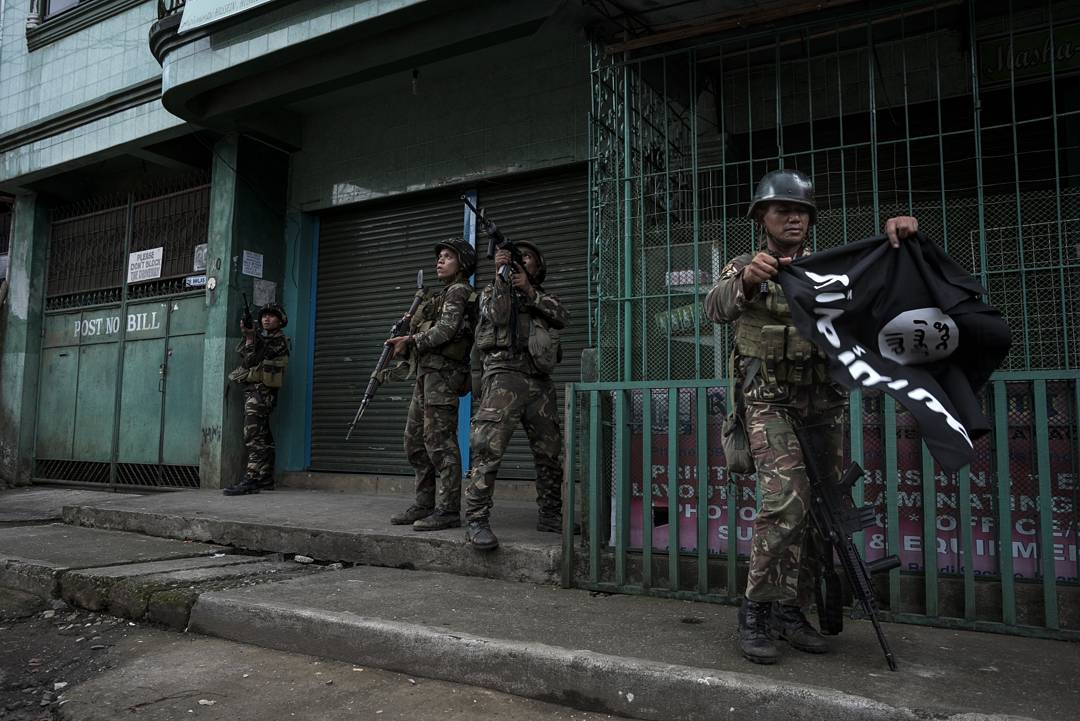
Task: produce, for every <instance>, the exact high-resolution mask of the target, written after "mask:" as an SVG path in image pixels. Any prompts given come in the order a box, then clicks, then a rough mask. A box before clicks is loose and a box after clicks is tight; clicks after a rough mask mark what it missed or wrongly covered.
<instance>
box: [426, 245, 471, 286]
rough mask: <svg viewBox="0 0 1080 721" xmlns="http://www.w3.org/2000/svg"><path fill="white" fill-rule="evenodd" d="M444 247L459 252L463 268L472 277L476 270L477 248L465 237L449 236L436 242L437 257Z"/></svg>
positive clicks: (467, 275) (466, 275)
mask: <svg viewBox="0 0 1080 721" xmlns="http://www.w3.org/2000/svg"><path fill="white" fill-rule="evenodd" d="M443 248H446V249H447V250H452V251H454V252H455V253H457V257H458V262H460V263H461V269H462V270H463V271H465V277H466V278H469V277H472V275H473V273H475V272H476V248H474V247H472V246H471V245H469V244H468V243H467V242H466V241H465V239H464V238H447V239H446V240H444V241H442V242H441V243H436V244H435V257H436V258H438V257H439V251H441V250H442V249H443Z"/></svg>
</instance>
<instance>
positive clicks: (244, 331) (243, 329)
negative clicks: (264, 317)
mask: <svg viewBox="0 0 1080 721" xmlns="http://www.w3.org/2000/svg"><path fill="white" fill-rule="evenodd" d="M240 334H241V335H243V336H244V341H245V342H247V343H248V344H249V345H250V344H251V343H254V342H255V327H254V326H252V327H251V328H248V327H247V326H245V325H244V321H240Z"/></svg>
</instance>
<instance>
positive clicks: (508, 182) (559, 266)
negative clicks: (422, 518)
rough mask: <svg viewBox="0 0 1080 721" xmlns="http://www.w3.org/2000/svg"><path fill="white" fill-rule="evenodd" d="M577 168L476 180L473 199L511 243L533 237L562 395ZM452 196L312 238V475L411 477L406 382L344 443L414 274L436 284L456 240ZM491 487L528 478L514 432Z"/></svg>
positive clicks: (580, 276) (372, 214) (578, 337)
mask: <svg viewBox="0 0 1080 721" xmlns="http://www.w3.org/2000/svg"><path fill="white" fill-rule="evenodd" d="M585 182H586V176H585V170H584V168H583V167H580V166H578V167H575V168H574V169H572V170H562V171H559V172H557V173H547V174H544V175H531V176H525V177H522V178H512V179H502V180H499V181H485V182H481V183H479V184H478V185H477V186H476V189H477V194H478V200H479V204H480V206H481V207H483V208H485V209H486V210H487V211H488V213H489V214H490V216H491V217H492V218H493V219H494V220H495V221H496V222H497V223H498V224H499V228H500V229H501V230H503V232H504V233H506V235H507V236H508V237H509V238H510V239H511V240H531V241H534V242H536V243H537V245H539V246H540V247H541V248H542V249H543V251H544V257H545V260H546V262H547V266H548V273H547V278H548V279H547V281H546V282H545V284H544V287H545V289H546V290H548V291H550V292H552V293H555V294H556V295H558V296H559V298H560V300H561V301H562V302H563V303H565V304H566V306H567V309H568V310H569V313H570V321H571V325H570V327H569V328H568V330H567V332H565V333H564V334H563V362H562V364H561V365H560V366H559V368H558V370H557V371H556V373H555V381H556V384H557V385H558V386H559V402H560V407H561V403H562V401H563V393H562V387H563V385H564V384H565V383H567V382H571V381H574V380H577V378H578V374H579V366H580V359H581V350H582V348H583V347H584V345H585V341H586V338H587V336H588V317H587V282H586V265H585V264H586V250H587V222H588V216H587V196H586V192H585V191H586V185H585ZM459 195H460V190H456V191H452V192H447V193H441V192H440V193H439V194H437V195H429V194H425V195H424V196H422V197H415V198H407V199H401V200H395V201H392V202H390V203H385V204H380V205H377V206H372V207H367V206H365V207H362V208H353V209H350V210H348V211H339V212H333V213H328V214H326V215H324V216H323V218H322V223H321V231H320V238H319V266H318V268H319V271H318V291H317V293H318V295H317V300H316V319H315V364H314V386H313V398H312V430H311V467H312V469H313V470H322V471H339V472H351V473H369V474H390V475H411V474H412V468H411V467H410V466H409V464H408V462H407V461H406V459H405V453H404V450H403V448H402V436H403V434H404V430H405V418H406V415H407V413H408V403H409V398H410V396H411V393H412V381H409V382H406V383H388V384H385V385H383V386H381V387H380V388H379V392H378V394H377V395H376V396H375V399H374V400H373V401H372V402H371V404H370V405H369V406H368V409H367V412H366V413H365V414H364V419H363V421H361V423H360V424H359V425H358V426H357V428H356V430H355V431H354V432H353V436H352V439H351V440H350V441H348V442H346V441H345V430H346V428H347V426H348V424H349V422H350V421H351V420H352V418H353V415H354V414H355V413H356V409H357V407H358V405H359V403H360V396H361V394H362V393H363V391H364V388H365V386H366V385H367V381H368V375H369V374H370V372H371V369H372V368H373V367H374V365H375V362H376V360H377V359H378V356H379V352H380V350H381V343H382V341H383V340H385V339H386V334H387V331H388V330H389V328H390V326H391V325H392V324H393V323H394V321H395V320H396V319H397V318H399V317H401V314H402V313H404V312H405V311H406V310H407V309H408V306H409V303H410V301H411V299H412V294H413V292H414V289H415V277H416V271H417V270H419V269H421V268H422V269H423V270H424V276H425V284H426V285H427V286H428V287H432V285H433V284H434V283H438V280H437V279H436V278H435V270H434V251H433V246H434V244H435V243H436V242H438V241H439V240H442V239H444V238H446V237H448V236H451V235H460V234H461V231H462V223H463V210H462V205H461V201H460V200H459V199H458V197H459ZM477 245H478V246H479V247H478V248H477V251H478V253H479V255H480V264H479V268H478V271H477V278H476V284H477V288H478V289H483V287H484V285H486V284H487V283H488V282H489V280H490V278H491V274H492V269H491V261H489V260H487V258H486V238H485V237H484V236H483V234H482V233H480V232H479V231H478V238H477ZM499 477H500V478H506V479H511V478H514V479H532V478H534V477H535V474H534V471H533V467H532V456H531V454H530V453H529V447H528V442H527V441H526V439H525V432H524V430H523V429H521V428H520V427H519V428H518V429H517V430H516V431H515V434H514V440H513V442H512V443H511V446H510V448H509V449H508V451H507V454H506V456H505V458H504V459H503V464H502V468H501V469H500V472H499Z"/></svg>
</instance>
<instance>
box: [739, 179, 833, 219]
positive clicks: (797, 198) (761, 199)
mask: <svg viewBox="0 0 1080 721" xmlns="http://www.w3.org/2000/svg"><path fill="white" fill-rule="evenodd" d="M771 202H789V203H798V204H799V205H805V206H806V207H807V208H808V209H809V210H810V225H813V224H814V221H816V220H817V203H816V202H814V181H813V180H811V179H810V176H808V175H807V174H806V173H804V172H802V171H800V170H773V171H771V172H769V173H766V174H765V177H763V178H762V179H761V182H759V183H758V185H757V190H755V191H754V197H753V199H752V200H751V201H750V210H749V211H748V212H747V213H746V215H747V217H749V218H754V219H757V210H758V208H759V206H763V205H765V204H766V203H771Z"/></svg>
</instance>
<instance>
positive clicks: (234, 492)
mask: <svg viewBox="0 0 1080 721" xmlns="http://www.w3.org/2000/svg"><path fill="white" fill-rule="evenodd" d="M221 492H222V493H224V494H225V495H226V496H244V495H247V494H248V493H258V492H259V482H258V481H253V480H251V479H249V478H245V479H244V480H242V481H240V482H239V483H234V484H232V485H231V486H226V487H225V488H223V489H221Z"/></svg>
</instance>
